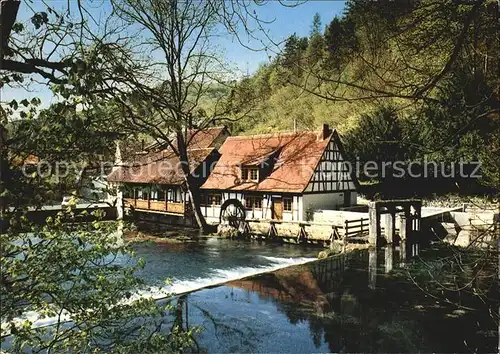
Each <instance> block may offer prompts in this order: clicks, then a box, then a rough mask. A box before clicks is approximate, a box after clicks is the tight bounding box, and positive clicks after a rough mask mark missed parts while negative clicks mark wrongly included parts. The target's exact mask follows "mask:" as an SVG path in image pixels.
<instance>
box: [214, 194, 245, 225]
mask: <svg viewBox="0 0 500 354" xmlns="http://www.w3.org/2000/svg"><path fill="white" fill-rule="evenodd" d="M245 217H246V215H245V208H244V207H243V204H241V202H240V201H239V200H236V199H229V200H226V201H225V202H224V204H222V206H221V212H220V223H221V224H222V225H229V226H231V227H233V228H235V229H237V230H239V231H241V230H243V229H244V227H245Z"/></svg>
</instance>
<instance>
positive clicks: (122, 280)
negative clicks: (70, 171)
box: [0, 212, 191, 352]
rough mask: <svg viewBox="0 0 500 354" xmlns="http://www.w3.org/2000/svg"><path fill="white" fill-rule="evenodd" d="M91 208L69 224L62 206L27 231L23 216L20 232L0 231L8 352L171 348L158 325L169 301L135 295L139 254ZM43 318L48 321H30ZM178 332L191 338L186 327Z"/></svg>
mask: <svg viewBox="0 0 500 354" xmlns="http://www.w3.org/2000/svg"><path fill="white" fill-rule="evenodd" d="M93 216H94V217H95V221H93V222H90V223H79V224H73V223H70V222H71V221H72V220H73V219H74V216H73V215H72V214H71V212H69V213H68V212H61V213H59V214H58V215H57V216H56V217H50V218H48V219H47V223H46V224H45V225H44V226H41V227H39V226H34V225H31V226H30V232H26V231H28V230H27V229H26V227H28V226H29V223H27V220H26V218H21V220H22V221H23V225H24V230H23V231H22V232H14V231H12V232H9V233H4V234H1V235H0V238H1V244H2V248H1V264H2V273H1V274H2V282H1V292H0V296H1V306H2V311H1V313H2V315H1V323H2V342H3V341H4V340H6V339H7V338H8V335H9V334H12V335H13V336H12V338H11V339H12V342H11V343H10V350H12V351H13V352H22V351H26V350H28V351H30V352H46V351H49V352H73V351H76V352H97V351H106V352H130V351H131V350H132V351H135V350H138V349H139V348H140V349H141V351H143V352H157V351H158V350H166V349H171V347H170V344H171V342H172V341H171V340H170V339H168V338H167V337H168V335H169V333H168V332H167V333H163V332H162V331H161V327H162V322H163V321H164V317H165V316H167V315H168V314H169V313H170V310H171V306H170V305H169V304H168V303H167V305H159V304H158V303H156V302H155V301H154V300H152V299H151V298H146V297H143V298H138V297H137V295H136V293H137V291H138V290H139V289H141V288H143V289H146V288H145V286H144V284H143V282H142V281H141V280H140V279H139V278H137V277H136V276H135V275H134V273H135V271H136V270H137V269H140V268H142V267H143V266H144V262H143V261H142V260H136V259H135V258H134V255H133V252H132V251H131V250H130V249H129V248H127V247H126V246H124V245H123V242H122V241H121V235H120V233H119V232H117V225H116V223H114V222H103V221H101V219H100V218H101V217H102V215H101V216H100V215H98V213H94V215H93ZM118 230H119V229H118ZM122 264H123V265H122ZM26 314H32V315H31V316H28V317H27V318H25V317H24V315H26ZM44 319H47V320H48V321H49V323H50V325H48V326H41V325H40V324H36V322H35V321H37V320H38V321H42V322H43V321H44ZM34 322H35V323H34ZM176 336H177V337H178V338H177V339H176V341H179V342H181V341H183V343H184V346H187V345H189V343H191V342H189V339H188V336H189V334H185V333H176ZM178 348H180V347H178Z"/></svg>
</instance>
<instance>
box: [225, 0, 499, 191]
mask: <svg viewBox="0 0 500 354" xmlns="http://www.w3.org/2000/svg"><path fill="white" fill-rule="evenodd" d="M322 21H325V22H326V25H323V24H322ZM498 26H499V25H498V5H497V3H496V1H482V2H481V1H480V2H470V3H461V4H457V2H455V1H438V2H436V1H430V0H404V1H370V0H350V1H348V2H347V5H346V9H345V12H344V14H343V16H342V17H336V18H333V19H331V18H321V17H320V15H319V14H317V15H316V16H315V17H314V18H313V19H312V24H311V32H310V35H309V36H308V37H305V38H300V37H298V36H296V35H295V34H292V35H291V36H290V37H289V38H288V39H287V40H286V43H285V44H284V48H283V50H282V52H281V53H280V54H279V55H277V56H276V57H275V58H273V59H272V61H271V62H270V63H268V64H264V65H262V66H261V67H260V68H259V69H258V71H257V72H256V73H255V74H254V75H252V76H249V77H245V78H244V79H243V80H242V81H241V83H240V85H239V90H237V91H235V92H233V95H232V100H233V101H236V102H233V104H234V105H235V106H236V107H242V108H241V109H244V108H245V107H247V102H252V103H251V104H253V105H255V102H258V103H257V107H256V109H255V110H254V112H253V113H252V115H251V117H248V118H247V119H244V120H242V121H240V122H238V123H237V124H236V125H235V127H234V128H235V130H237V131H241V132H245V133H254V132H269V131H277V130H293V129H294V128H296V129H313V128H317V127H319V126H320V125H321V124H322V123H328V124H330V125H331V126H333V127H335V128H336V129H338V130H339V132H340V133H341V134H342V136H343V139H344V141H345V144H346V146H347V151H348V152H349V154H350V157H351V158H352V159H353V160H355V159H356V158H359V160H360V161H362V162H363V161H370V160H374V161H396V160H403V161H406V162H410V161H419V160H422V159H424V158H425V159H427V160H432V161H439V162H441V161H443V162H452V161H456V162H458V161H460V159H463V160H464V161H469V162H470V161H475V160H478V159H479V160H480V161H481V163H482V167H483V172H484V173H483V178H482V179H481V182H482V183H483V184H485V185H489V186H498V185H500V183H499V182H500V181H499V162H498V160H499V159H498V156H500V128H499V127H500V120H499V114H498V101H499V95H498V88H499V75H498V67H499V63H498V60H499V56H500V55H499V54H500V52H499V40H498Z"/></svg>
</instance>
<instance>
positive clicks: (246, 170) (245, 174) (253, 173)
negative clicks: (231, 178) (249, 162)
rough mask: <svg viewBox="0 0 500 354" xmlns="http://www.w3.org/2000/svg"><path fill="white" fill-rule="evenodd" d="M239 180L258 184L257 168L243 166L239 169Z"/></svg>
mask: <svg viewBox="0 0 500 354" xmlns="http://www.w3.org/2000/svg"><path fill="white" fill-rule="evenodd" d="M241 180H242V181H243V182H258V181H259V168H258V167H255V166H245V167H242V168H241Z"/></svg>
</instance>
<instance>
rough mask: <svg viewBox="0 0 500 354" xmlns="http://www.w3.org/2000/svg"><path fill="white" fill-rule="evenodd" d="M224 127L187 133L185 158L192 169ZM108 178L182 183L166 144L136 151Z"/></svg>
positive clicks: (181, 176)
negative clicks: (141, 152)
mask: <svg viewBox="0 0 500 354" xmlns="http://www.w3.org/2000/svg"><path fill="white" fill-rule="evenodd" d="M224 131H225V128H224V127H216V128H210V129H207V130H203V131H192V132H190V133H189V134H188V138H187V141H188V150H187V152H188V160H189V169H190V171H191V173H193V172H194V170H195V169H196V168H197V167H198V166H199V165H200V164H202V163H203V161H205V160H206V159H207V157H208V156H209V155H210V154H211V153H212V152H213V151H214V150H215V147H216V143H217V139H218V138H219V137H221V136H222V134H223V133H224ZM108 181H110V182H125V183H147V184H149V183H155V184H176V185H179V184H182V183H183V182H184V177H183V173H182V165H181V164H180V161H179V158H178V157H177V155H176V154H175V153H174V151H173V150H172V149H171V148H170V147H168V148H164V149H161V150H156V151H149V152H147V153H143V154H136V155H135V156H133V157H131V158H130V159H129V160H128V161H125V162H124V163H123V164H122V165H121V166H119V167H117V168H115V169H114V170H113V171H112V172H111V173H110V174H109V175H108Z"/></svg>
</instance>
